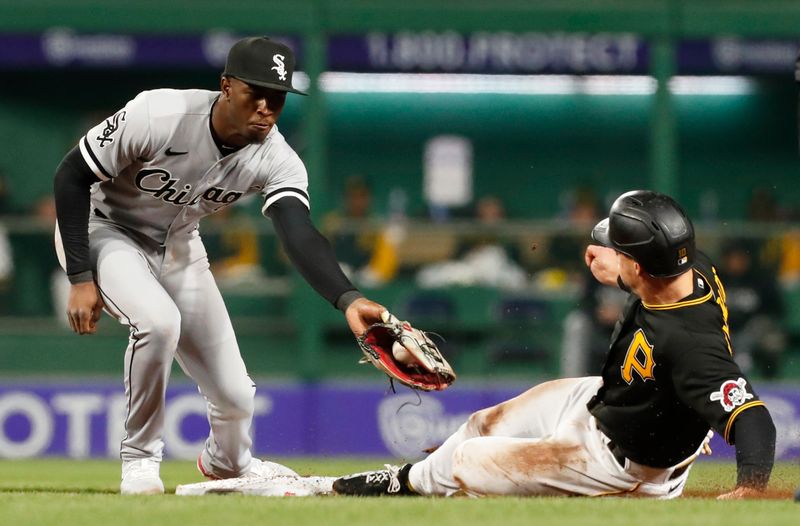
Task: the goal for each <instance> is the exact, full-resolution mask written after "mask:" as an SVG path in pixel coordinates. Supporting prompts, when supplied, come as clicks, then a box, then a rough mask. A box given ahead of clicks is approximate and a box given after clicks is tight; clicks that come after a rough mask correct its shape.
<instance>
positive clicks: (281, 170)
mask: <svg viewBox="0 0 800 526" xmlns="http://www.w3.org/2000/svg"><path fill="white" fill-rule="evenodd" d="M284 146H285V150H286V152H285V157H284V159H283V161H282V162H280V163H279V164H278V165H277V166H276V167H275V168H274V169H273V171H272V173H271V174H270V177H269V179H268V180H267V184H266V185H265V186H264V189H263V190H262V195H263V196H264V205H263V206H262V207H261V213H262V214H264V215H265V216H266V215H268V214H267V209H268V208H269V207H270V205H272V204H273V203H274V202H275V201H277V200H278V199H281V198H283V197H287V196H291V197H295V198H297V199H298V200H299V201H300V202H301V203H303V204H304V205H305V207H306V208H308V209H311V201H310V199H309V197H308V172H307V171H306V167H305V165H304V164H303V161H302V160H301V159H300V157H299V156H298V155H297V153H295V151H294V150H292V149H291V147H290V146H289V145H288V144H285V143H284Z"/></svg>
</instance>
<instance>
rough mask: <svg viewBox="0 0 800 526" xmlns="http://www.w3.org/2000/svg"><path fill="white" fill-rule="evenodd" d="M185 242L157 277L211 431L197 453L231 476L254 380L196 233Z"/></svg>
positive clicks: (241, 466) (244, 456)
mask: <svg viewBox="0 0 800 526" xmlns="http://www.w3.org/2000/svg"><path fill="white" fill-rule="evenodd" d="M185 248H186V249H188V253H180V252H178V253H173V254H168V256H169V258H171V259H165V265H164V270H165V273H164V278H163V281H164V284H165V287H167V289H168V290H169V292H170V294H171V296H172V297H173V298H174V300H175V302H176V304H177V305H178V308H179V309H180V312H181V338H180V341H179V342H178V352H177V360H178V363H179V364H180V365H181V367H182V368H183V370H184V372H186V374H187V375H188V376H190V377H191V378H192V379H193V380H194V381H195V382H197V384H198V386H199V388H200V392H201V394H202V395H203V396H204V397H205V399H206V401H207V404H208V421H209V424H210V427H211V433H210V435H209V438H208V440H207V441H206V447H205V449H204V451H203V452H202V453H201V455H202V462H203V466H204V467H205V468H206V469H209V470H211V472H213V473H214V474H215V475H217V476H219V477H222V478H228V477H234V476H237V475H239V474H241V473H242V472H244V471H246V470H247V468H248V467H249V465H250V462H251V460H252V457H251V453H250V446H251V445H252V439H251V437H250V425H251V422H252V418H253V411H254V397H255V384H254V383H253V381H252V379H251V378H250V377H249V376H248V374H247V370H246V368H245V364H244V361H243V360H242V357H241V354H240V352H239V345H238V343H237V342H236V336H235V335H234V331H233V326H232V324H231V320H230V317H229V315H228V311H227V309H226V308H225V304H224V302H223V299H222V295H221V294H220V292H219V289H218V287H217V284H216V282H215V281H214V277H213V276H212V274H211V271H210V270H209V264H208V259H207V257H206V252H205V249H204V248H203V245H202V242H201V241H200V238H199V237H198V236H195V237H193V239H192V240H191V241H190V242H189V243H188V245H186V246H185ZM184 260H187V261H186V262H185V263H184ZM184 264H185V265H186V266H185V268H182V265H184ZM173 265H174V266H175V269H174V270H173V269H172V268H171V267H172V266H173Z"/></svg>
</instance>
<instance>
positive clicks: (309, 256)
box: [267, 196, 360, 310]
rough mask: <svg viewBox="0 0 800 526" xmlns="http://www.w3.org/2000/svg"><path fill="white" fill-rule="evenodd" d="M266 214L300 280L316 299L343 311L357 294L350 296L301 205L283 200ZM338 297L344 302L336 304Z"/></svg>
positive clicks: (327, 246)
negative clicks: (308, 286)
mask: <svg viewBox="0 0 800 526" xmlns="http://www.w3.org/2000/svg"><path fill="white" fill-rule="evenodd" d="M267 213H268V214H269V217H270V219H272V224H273V225H274V226H275V232H276V233H277V234H278V239H280V240H281V244H282V245H283V248H284V249H285V250H286V253H287V254H288V255H289V259H291V260H292V263H293V264H294V266H295V268H297V270H298V271H299V272H300V274H301V275H302V276H303V278H305V280H306V281H307V282H308V284H309V285H311V286H312V287H313V288H314V290H316V291H317V292H318V293H319V295H320V296H322V297H323V298H325V299H326V300H328V301H329V302H331V303H332V304H333V305H335V306H336V307H337V308H339V309H340V310H346V309H347V306H349V305H350V303H352V301H353V299H355V298H357V297H359V296H360V294H358V293H357V292H356V293H355V294H354V291H356V288H355V287H354V286H353V284H352V283H350V280H348V279H347V277H346V276H345V275H344V273H343V272H342V269H341V267H339V263H338V262H337V261H336V255H335V254H334V252H333V248H332V247H331V245H330V243H328V240H327V239H325V237H324V236H323V235H322V234H320V233H319V231H318V230H317V229H316V228H315V227H314V225H313V224H312V223H311V217H310V216H309V214H308V209H307V208H306V207H305V205H304V204H303V203H301V202H300V201H299V200H298V199H296V198H294V197H291V196H287V197H283V198H281V199H278V200H277V201H275V202H274V203H273V204H271V205H270V207H269V208H268V209H267ZM345 293H347V294H346V295H345ZM340 297H343V298H344V299H345V300H346V301H339V299H340Z"/></svg>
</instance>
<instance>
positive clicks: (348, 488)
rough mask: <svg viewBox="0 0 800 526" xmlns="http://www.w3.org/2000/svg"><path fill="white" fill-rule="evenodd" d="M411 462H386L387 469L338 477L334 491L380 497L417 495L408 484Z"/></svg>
mask: <svg viewBox="0 0 800 526" xmlns="http://www.w3.org/2000/svg"><path fill="white" fill-rule="evenodd" d="M410 470H411V464H406V465H405V466H403V467H397V466H392V465H391V464H386V469H381V470H379V471H367V472H365V473H356V474H355V475H348V476H346V477H342V478H339V479H336V480H335V481H334V482H333V492H334V493H336V494H337V495H355V496H359V497H378V496H381V495H392V496H394V495H417V493H416V492H415V491H413V490H412V489H411V488H410V487H409V485H408V472H409V471H410Z"/></svg>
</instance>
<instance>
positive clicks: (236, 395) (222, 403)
mask: <svg viewBox="0 0 800 526" xmlns="http://www.w3.org/2000/svg"><path fill="white" fill-rule="evenodd" d="M255 394H256V388H255V386H254V385H253V382H252V380H250V379H249V378H247V379H246V381H242V382H231V383H230V385H227V386H225V389H224V390H223V391H221V392H220V393H219V395H218V397H217V400H215V401H213V402H212V403H213V404H214V406H216V409H217V410H218V411H219V412H220V413H222V414H223V415H225V418H227V419H231V420H240V419H243V418H250V417H252V416H253V411H254V410H255V402H254V399H255Z"/></svg>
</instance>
